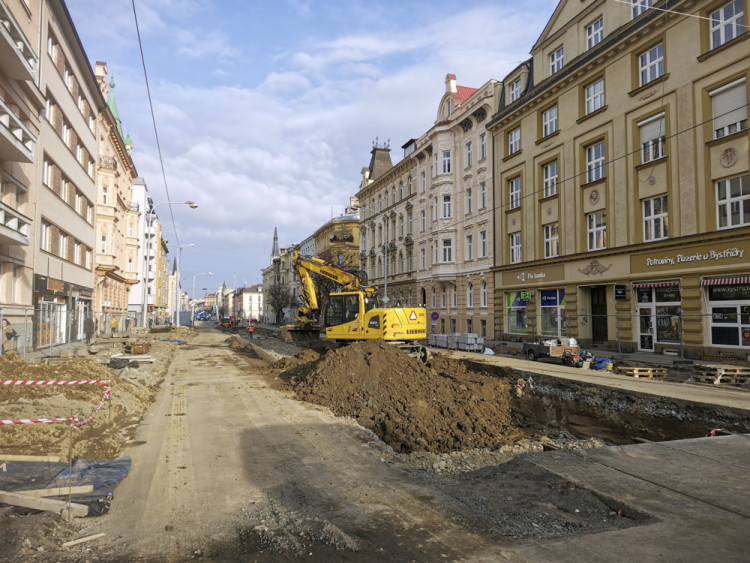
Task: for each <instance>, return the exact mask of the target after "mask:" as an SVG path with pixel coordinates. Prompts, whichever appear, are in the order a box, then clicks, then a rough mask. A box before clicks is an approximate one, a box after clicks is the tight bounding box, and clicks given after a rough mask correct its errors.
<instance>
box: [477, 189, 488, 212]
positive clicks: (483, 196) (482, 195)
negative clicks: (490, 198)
mask: <svg viewBox="0 0 750 563" xmlns="http://www.w3.org/2000/svg"><path fill="white" fill-rule="evenodd" d="M479 203H480V204H481V205H480V207H479V209H484V208H486V207H487V182H482V183H480V184H479Z"/></svg>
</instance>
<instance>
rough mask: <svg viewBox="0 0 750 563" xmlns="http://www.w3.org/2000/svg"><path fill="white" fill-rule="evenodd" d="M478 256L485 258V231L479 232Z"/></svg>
mask: <svg viewBox="0 0 750 563" xmlns="http://www.w3.org/2000/svg"><path fill="white" fill-rule="evenodd" d="M479 257H480V258H487V231H480V232H479Z"/></svg>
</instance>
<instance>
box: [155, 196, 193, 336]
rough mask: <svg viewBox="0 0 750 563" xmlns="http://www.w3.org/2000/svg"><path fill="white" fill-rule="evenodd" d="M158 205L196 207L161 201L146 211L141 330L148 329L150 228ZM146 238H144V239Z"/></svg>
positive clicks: (179, 202) (186, 202)
mask: <svg viewBox="0 0 750 563" xmlns="http://www.w3.org/2000/svg"><path fill="white" fill-rule="evenodd" d="M160 205H189V206H190V208H191V209H195V208H196V207H198V204H197V203H195V202H194V201H192V200H187V201H162V202H160V203H156V204H151V207H150V208H149V209H147V210H146V216H145V219H146V226H145V230H146V232H145V235H148V239H149V241H148V244H146V263H145V266H144V268H143V270H144V272H143V274H144V275H143V328H148V294H149V291H148V286H149V285H150V283H149V278H150V273H151V227H152V226H153V223H154V218H155V217H156V212H155V211H154V210H155V209H156V208H157V207H158V206H160ZM145 238H146V236H144V239H145Z"/></svg>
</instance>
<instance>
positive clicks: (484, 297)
mask: <svg viewBox="0 0 750 563" xmlns="http://www.w3.org/2000/svg"><path fill="white" fill-rule="evenodd" d="M479 295H480V297H479V299H480V301H479V305H480V306H481V307H486V306H487V282H482V289H481V292H480V294H479Z"/></svg>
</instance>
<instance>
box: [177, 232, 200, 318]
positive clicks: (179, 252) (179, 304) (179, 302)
mask: <svg viewBox="0 0 750 563" xmlns="http://www.w3.org/2000/svg"><path fill="white" fill-rule="evenodd" d="M192 246H195V245H194V244H193V243H192V242H191V243H190V244H183V245H180V246H178V247H177V267H176V268H175V272H174V285H175V288H174V292H175V302H174V312H175V314H174V317H175V319H174V324H175V326H176V327H177V328H180V309H181V308H182V292H181V291H180V259H181V258H182V249H183V248H188V247H192Z"/></svg>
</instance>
